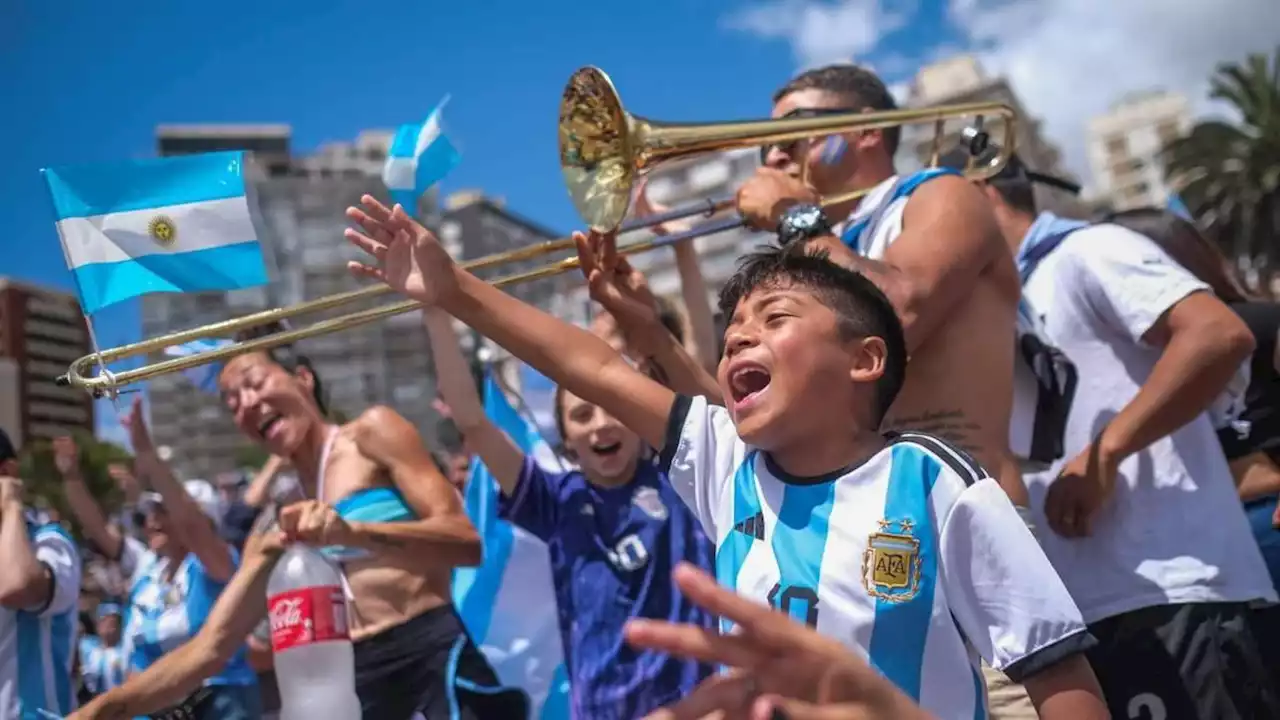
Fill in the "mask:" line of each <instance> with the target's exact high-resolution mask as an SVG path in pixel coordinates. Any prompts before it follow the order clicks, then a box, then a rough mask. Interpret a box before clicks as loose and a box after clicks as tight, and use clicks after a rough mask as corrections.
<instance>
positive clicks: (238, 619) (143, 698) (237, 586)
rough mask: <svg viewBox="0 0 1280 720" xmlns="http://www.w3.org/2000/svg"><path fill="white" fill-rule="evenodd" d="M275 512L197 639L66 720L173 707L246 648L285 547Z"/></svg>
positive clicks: (103, 719)
mask: <svg viewBox="0 0 1280 720" xmlns="http://www.w3.org/2000/svg"><path fill="white" fill-rule="evenodd" d="M274 519H275V508H273V507H268V509H266V510H264V511H263V512H262V515H261V516H260V517H259V518H258V521H257V522H256V523H255V526H254V533H253V535H251V536H250V538H249V540H248V542H247V543H245V549H244V562H242V563H241V564H240V567H239V569H237V570H236V573H235V575H232V576H231V582H229V583H227V586H226V587H225V588H224V589H223V590H222V594H220V595H219V596H218V601H217V602H215V603H214V604H213V609H212V610H210V611H209V617H208V619H207V620H205V623H204V625H203V626H201V628H200V632H198V633H196V636H195V637H193V638H191V639H190V640H188V641H187V642H186V643H184V644H182V645H181V646H179V647H178V648H177V649H176V650H174V651H173V652H170V653H168V654H166V655H165V656H164V657H162V658H160V659H159V660H157V661H156V662H155V664H153V665H152V666H151V667H149V668H147V669H146V670H145V671H143V672H141V673H138V674H136V675H132V676H130V677H129V679H128V681H126V682H125V684H123V685H121V686H119V687H116V688H113V689H112V690H110V691H109V692H107V693H106V694H104V695H99V696H98V697H96V698H94V700H93V701H92V702H90V703H89V704H88V705H85V706H84V707H82V708H80V709H79V710H78V711H76V712H75V713H72V714H71V715H70V716H69V717H68V718H67V720H127V719H128V718H134V717H137V716H139V715H150V714H154V713H158V712H161V711H163V710H166V709H168V708H171V707H173V706H175V705H177V704H178V703H180V702H182V701H183V700H185V699H187V698H188V697H190V696H191V694H192V693H194V692H195V691H196V690H198V689H199V688H200V686H201V684H202V683H203V682H204V680H205V678H208V677H211V676H213V675H216V674H217V673H218V671H219V670H221V669H222V667H223V666H224V665H226V664H227V662H228V661H229V660H230V659H231V656H232V655H234V654H235V652H236V650H238V649H240V647H241V646H242V645H244V642H245V638H246V637H247V636H248V635H249V633H251V632H252V631H253V628H254V626H255V625H257V624H258V622H259V621H260V620H261V619H262V618H263V617H264V616H265V615H266V612H267V606H266V601H267V581H268V580H269V579H270V578H271V571H272V569H273V568H275V564H276V561H277V560H278V559H279V558H280V553H281V552H282V551H283V549H284V538H283V535H282V534H281V533H280V531H279V529H278V528H276V526H275V520H274Z"/></svg>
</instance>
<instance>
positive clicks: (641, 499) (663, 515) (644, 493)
mask: <svg viewBox="0 0 1280 720" xmlns="http://www.w3.org/2000/svg"><path fill="white" fill-rule="evenodd" d="M631 504H632V505H635V506H636V507H638V508H640V509H641V510H643V511H644V514H645V515H648V516H649V517H651V518H653V519H654V520H666V519H667V515H668V514H669V513H668V512H667V505H666V503H664V502H662V496H661V495H659V494H658V490H657V488H651V487H642V488H640V489H638V490H636V492H635V494H634V495H632V496H631Z"/></svg>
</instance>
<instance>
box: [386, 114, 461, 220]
mask: <svg viewBox="0 0 1280 720" xmlns="http://www.w3.org/2000/svg"><path fill="white" fill-rule="evenodd" d="M448 101H449V98H448V97H445V98H444V99H443V100H441V101H440V104H439V105H436V108H435V109H434V110H432V111H431V115H429V116H428V117H427V119H426V120H425V121H423V122H420V123H411V124H409V125H401V126H400V129H399V130H397V131H396V137H395V139H394V140H392V141H391V151H390V152H388V153H387V162H386V164H385V165H384V166H383V168H382V182H383V183H385V184H386V186H387V189H388V190H390V191H391V199H392V200H394V201H396V202H398V203H400V204H401V205H403V206H404V209H405V212H407V213H409V214H410V215H413V213H414V210H415V208H417V206H418V197H419V196H421V195H422V193H424V192H426V191H427V189H428V188H430V187H431V186H432V185H435V184H436V183H438V182H440V181H441V180H442V179H444V176H445V175H448V174H449V171H451V170H453V168H454V167H455V166H456V165H457V164H458V161H459V160H460V159H461V155H460V154H459V153H458V149H457V148H455V147H454V146H453V143H452V142H450V141H449V138H448V137H446V136H445V134H444V129H443V128H442V127H441V125H440V118H441V111H442V110H443V109H444V106H445V103H447V102H448Z"/></svg>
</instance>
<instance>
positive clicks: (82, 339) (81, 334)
mask: <svg viewBox="0 0 1280 720" xmlns="http://www.w3.org/2000/svg"><path fill="white" fill-rule="evenodd" d="M23 330H25V331H26V333H27V335H28V336H32V335H35V336H38V337H42V338H47V339H49V340H57V341H60V342H62V343H64V344H69V345H75V346H76V347H77V348H85V347H87V346H88V343H87V342H86V339H87V337H88V333H87V332H85V328H84V325H82V324H79V323H77V324H75V325H68V324H64V323H52V322H48V321H47V320H38V319H36V318H35V317H28V318H27V321H26V323H24V324H23Z"/></svg>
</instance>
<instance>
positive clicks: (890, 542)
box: [862, 520, 920, 603]
mask: <svg viewBox="0 0 1280 720" xmlns="http://www.w3.org/2000/svg"><path fill="white" fill-rule="evenodd" d="M895 526H896V527H895ZM911 528H912V523H911V521H910V520H902V521H897V522H895V521H892V520H881V521H880V529H881V532H877V533H872V534H871V535H869V536H868V537H867V549H866V551H865V552H864V553H863V555H862V585H863V587H864V588H866V591H867V594H868V595H871V596H873V597H876V598H879V599H881V600H885V601H887V602H895V603H897V602H907V601H908V600H911V599H912V598H914V597H915V596H916V594H917V593H918V592H920V541H919V540H917V539H916V538H915V537H913V536H912V535H910V534H908V533H910V532H911ZM895 530H896V531H897V532H892V531H895Z"/></svg>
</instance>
